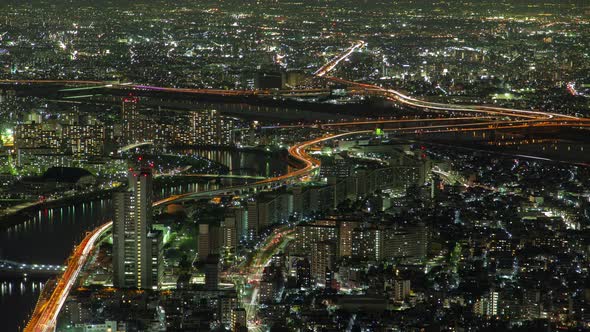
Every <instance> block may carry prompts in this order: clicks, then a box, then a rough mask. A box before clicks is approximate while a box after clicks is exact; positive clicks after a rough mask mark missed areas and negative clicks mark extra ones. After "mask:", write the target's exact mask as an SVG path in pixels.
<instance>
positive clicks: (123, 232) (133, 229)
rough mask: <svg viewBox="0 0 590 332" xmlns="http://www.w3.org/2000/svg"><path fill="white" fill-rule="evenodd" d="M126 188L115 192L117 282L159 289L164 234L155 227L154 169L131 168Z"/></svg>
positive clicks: (114, 238) (122, 284)
mask: <svg viewBox="0 0 590 332" xmlns="http://www.w3.org/2000/svg"><path fill="white" fill-rule="evenodd" d="M128 179H129V186H128V189H127V190H126V191H120V192H117V193H115V195H114V203H115V218H114V224H113V272H114V278H113V279H114V285H115V286H116V287H123V288H139V289H156V288H158V282H159V279H160V276H161V271H162V270H161V263H162V258H161V245H162V236H161V235H162V234H161V232H159V231H154V230H152V228H151V223H152V171H151V169H142V170H141V171H133V170H130V171H129V175H128Z"/></svg>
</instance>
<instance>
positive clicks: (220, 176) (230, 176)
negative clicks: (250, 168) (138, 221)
mask: <svg viewBox="0 0 590 332" xmlns="http://www.w3.org/2000/svg"><path fill="white" fill-rule="evenodd" d="M156 177H159V178H167V177H175V178H178V177H187V178H190V177H195V178H206V179H243V180H264V179H268V178H267V177H265V176H255V175H240V174H182V173H181V174H158V175H156Z"/></svg>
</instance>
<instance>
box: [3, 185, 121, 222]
mask: <svg viewBox="0 0 590 332" xmlns="http://www.w3.org/2000/svg"><path fill="white" fill-rule="evenodd" d="M115 189H116V188H111V189H103V190H98V191H94V192H91V193H86V194H81V195H75V196H69V197H64V198H60V199H56V200H52V201H45V202H37V203H34V204H33V205H30V206H27V207H24V208H22V209H20V210H18V211H16V212H13V213H9V214H6V215H3V216H1V217H0V230H1V229H6V228H9V227H12V226H16V225H18V224H20V223H23V222H25V221H27V220H28V219H30V218H32V217H33V215H34V213H35V212H36V211H38V210H42V209H50V208H56V207H62V206H67V205H70V204H73V203H79V202H82V201H85V200H94V199H101V198H108V197H111V195H112V193H113V191H114V190H115Z"/></svg>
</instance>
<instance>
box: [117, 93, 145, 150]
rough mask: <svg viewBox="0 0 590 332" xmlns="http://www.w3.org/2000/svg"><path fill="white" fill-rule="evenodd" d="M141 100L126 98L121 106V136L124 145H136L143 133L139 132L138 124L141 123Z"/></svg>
mask: <svg viewBox="0 0 590 332" xmlns="http://www.w3.org/2000/svg"><path fill="white" fill-rule="evenodd" d="M138 103H139V98H137V97H126V98H123V104H122V105H121V121H122V128H121V136H122V141H123V143H124V144H130V143H136V142H137V141H138V140H139V136H138V135H140V134H141V131H139V130H137V127H136V126H137V123H138V121H139V107H138Z"/></svg>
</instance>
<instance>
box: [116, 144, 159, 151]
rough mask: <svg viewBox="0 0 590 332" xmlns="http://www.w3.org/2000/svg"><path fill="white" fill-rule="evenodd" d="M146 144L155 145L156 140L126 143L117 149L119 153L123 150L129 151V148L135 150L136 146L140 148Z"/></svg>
mask: <svg viewBox="0 0 590 332" xmlns="http://www.w3.org/2000/svg"><path fill="white" fill-rule="evenodd" d="M146 145H154V141H144V142H137V143H132V144H129V145H125V146H123V147H121V148H120V149H119V150H117V153H123V152H126V151H129V150H133V149H135V148H138V147H140V146H146Z"/></svg>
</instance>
